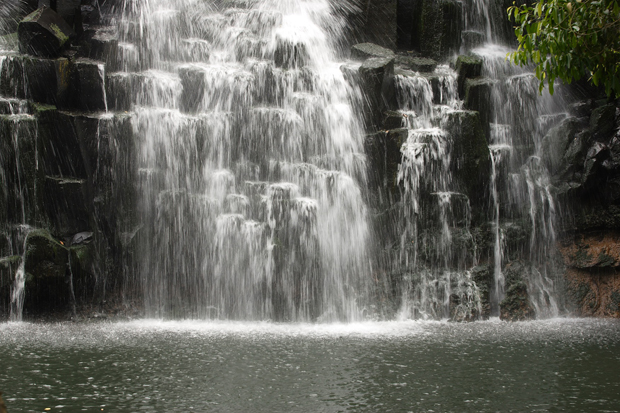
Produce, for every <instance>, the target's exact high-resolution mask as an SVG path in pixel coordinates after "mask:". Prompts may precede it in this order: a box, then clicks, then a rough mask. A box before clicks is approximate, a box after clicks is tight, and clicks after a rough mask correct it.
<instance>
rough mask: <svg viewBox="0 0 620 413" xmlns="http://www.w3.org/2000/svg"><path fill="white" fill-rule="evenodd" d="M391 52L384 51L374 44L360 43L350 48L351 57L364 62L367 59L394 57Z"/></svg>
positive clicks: (384, 49)
mask: <svg viewBox="0 0 620 413" xmlns="http://www.w3.org/2000/svg"><path fill="white" fill-rule="evenodd" d="M394 56H395V54H394V52H393V51H392V50H390V49H386V48H385V47H381V46H379V45H376V44H374V43H360V44H356V45H354V46H352V47H351V57H352V58H354V59H361V60H365V59H367V58H369V57H388V58H390V57H394Z"/></svg>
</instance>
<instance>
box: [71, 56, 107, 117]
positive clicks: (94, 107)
mask: <svg viewBox="0 0 620 413" xmlns="http://www.w3.org/2000/svg"><path fill="white" fill-rule="evenodd" d="M73 66H74V72H75V81H74V83H73V85H72V94H73V95H74V96H76V97H77V99H76V100H75V102H74V104H75V105H76V109H78V110H81V111H85V112H102V111H106V110H107V103H106V96H105V83H104V82H105V66H104V65H103V63H100V62H96V61H93V60H89V59H77V60H76V61H75V63H74V65H73Z"/></svg>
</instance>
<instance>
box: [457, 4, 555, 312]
mask: <svg viewBox="0 0 620 413" xmlns="http://www.w3.org/2000/svg"><path fill="white" fill-rule="evenodd" d="M472 5H473V8H474V9H476V10H477V11H478V12H477V13H473V14H471V15H470V16H469V18H467V19H466V21H467V24H468V29H469V30H473V31H479V32H481V33H484V34H485V37H486V42H485V43H484V45H482V46H481V47H478V48H475V49H474V50H472V51H471V53H472V54H473V55H474V56H478V57H480V58H481V59H482V61H483V69H482V76H484V77H486V78H488V79H491V80H492V87H491V100H490V108H491V111H490V112H491V113H490V114H489V115H490V119H489V120H490V122H491V125H490V136H489V144H490V145H489V150H490V154H491V160H492V174H491V192H492V205H493V206H492V209H493V223H492V225H493V228H494V237H495V243H494V245H495V246H494V253H493V254H494V258H493V261H494V265H493V268H494V270H493V272H494V281H495V283H494V284H495V285H494V291H492V303H491V306H492V314H494V315H498V314H499V303H500V302H501V301H502V299H503V298H504V288H505V285H504V283H505V277H504V274H503V266H504V264H505V262H504V255H505V248H506V244H507V243H508V242H509V240H506V239H505V237H506V234H505V233H504V229H503V228H502V227H504V228H505V227H507V226H510V225H512V221H519V220H521V221H522V220H523V218H524V216H528V215H529V232H530V234H531V235H530V240H529V257H528V260H529V263H530V269H529V271H528V274H527V276H526V277H525V282H526V284H527V287H528V292H529V295H530V302H531V303H532V305H533V306H534V308H535V311H536V314H537V315H538V316H539V317H548V316H557V315H558V314H559V306H558V304H557V294H558V293H559V292H558V291H557V290H556V288H555V287H554V281H553V279H554V277H555V273H556V271H555V268H554V266H553V261H554V259H553V254H554V245H555V231H554V226H555V211H556V201H555V200H554V198H553V196H552V191H551V184H550V181H549V173H548V171H547V170H546V168H545V166H544V165H543V163H542V161H541V158H542V156H543V153H542V150H543V148H542V138H543V137H544V135H545V133H546V132H547V131H548V130H549V129H550V128H551V127H552V126H554V125H555V124H557V123H558V122H559V121H561V120H562V119H563V118H564V117H565V116H566V115H565V114H564V113H563V112H564V110H563V105H564V103H563V102H562V100H561V98H558V97H554V96H551V95H550V94H549V93H548V92H547V91H546V90H545V91H543V93H542V95H539V92H538V85H539V82H538V80H537V79H536V78H535V77H534V75H533V74H532V73H531V70H529V69H528V68H519V67H516V66H514V65H512V64H510V63H509V62H508V61H507V59H506V56H507V54H508V53H510V52H511V51H513V49H512V48H511V47H512V45H510V46H504V45H501V44H499V43H501V38H502V36H501V28H499V27H496V26H498V25H496V24H495V23H494V21H493V19H492V18H491V17H489V16H492V15H493V13H494V12H496V11H494V10H493V7H494V5H492V4H490V2H486V1H481V0H474V1H473V2H472ZM475 16H478V17H475ZM480 16H483V17H484V18H480Z"/></svg>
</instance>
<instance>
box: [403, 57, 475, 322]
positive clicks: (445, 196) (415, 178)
mask: <svg viewBox="0 0 620 413" xmlns="http://www.w3.org/2000/svg"><path fill="white" fill-rule="evenodd" d="M431 82H435V83H436V84H437V85H438V86H437V87H436V89H437V91H436V92H435V93H434V92H433V87H432V86H431ZM395 84H396V92H397V101H398V104H399V107H400V108H401V113H402V116H403V126H405V127H407V128H408V137H407V141H406V142H405V143H404V144H403V146H402V148H401V152H402V160H401V163H400V165H399V169H398V176H397V180H398V182H399V183H400V184H401V185H402V187H403V188H404V190H403V200H402V204H403V206H404V210H403V225H402V227H403V228H404V231H402V232H401V245H400V251H401V254H400V255H401V256H400V261H401V265H402V268H403V269H404V271H405V273H406V275H405V276H404V280H403V285H402V287H401V289H402V299H401V305H400V310H399V318H405V319H406V318H423V319H426V318H446V317H449V316H452V317H453V318H454V319H460V320H465V319H473V318H476V317H477V316H478V315H479V314H480V297H479V291H478V289H477V287H476V284H475V283H474V282H473V281H472V279H471V274H470V272H469V271H468V270H469V268H471V267H472V266H473V265H474V264H475V262H474V261H475V259H474V260H472V259H468V258H466V256H467V254H466V253H465V251H464V245H463V244H462V243H456V242H454V240H453V234H456V233H458V237H459V238H460V239H467V238H469V239H471V234H470V233H469V224H470V221H471V210H470V204H469V199H468V198H467V196H466V195H464V194H462V193H460V192H458V188H457V187H456V185H455V184H454V182H453V179H452V177H453V171H452V170H451V164H452V162H451V157H452V152H453V146H454V142H453V139H454V136H453V133H450V132H449V131H447V130H446V129H445V128H446V126H447V123H449V118H450V115H451V114H455V113H458V112H459V111H460V106H461V102H460V101H459V100H458V98H457V92H456V87H457V84H456V73H455V72H454V71H453V70H451V69H449V68H448V67H447V66H439V67H437V68H436V69H435V71H434V73H432V74H429V75H423V74H420V73H415V72H409V71H400V72H397V73H396V76H395ZM434 102H435V103H434ZM454 263H456V265H454Z"/></svg>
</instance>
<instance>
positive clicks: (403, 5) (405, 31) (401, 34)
mask: <svg viewBox="0 0 620 413" xmlns="http://www.w3.org/2000/svg"><path fill="white" fill-rule="evenodd" d="M415 6H416V0H399V1H398V8H397V11H398V13H397V25H398V28H397V30H398V48H399V49H411V34H412V32H413V29H414V27H413V24H414V10H415Z"/></svg>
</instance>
